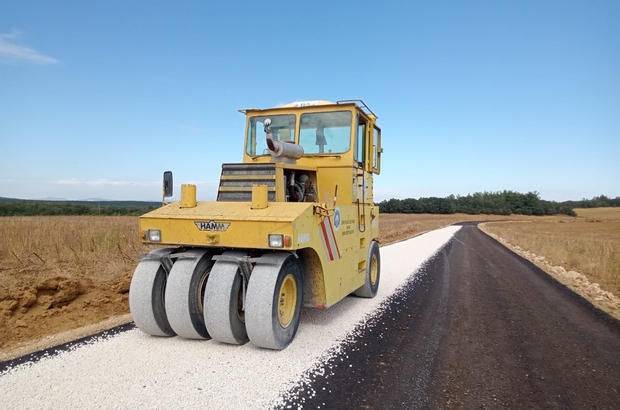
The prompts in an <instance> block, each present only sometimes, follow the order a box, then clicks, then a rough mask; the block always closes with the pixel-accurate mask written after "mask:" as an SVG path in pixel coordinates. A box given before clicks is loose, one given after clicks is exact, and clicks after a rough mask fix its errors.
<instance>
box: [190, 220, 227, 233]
mask: <svg viewBox="0 0 620 410" xmlns="http://www.w3.org/2000/svg"><path fill="white" fill-rule="evenodd" d="M194 223H195V224H196V227H197V228H198V229H200V230H201V231H225V230H226V229H228V227H229V226H230V222H215V221H209V222H194Z"/></svg>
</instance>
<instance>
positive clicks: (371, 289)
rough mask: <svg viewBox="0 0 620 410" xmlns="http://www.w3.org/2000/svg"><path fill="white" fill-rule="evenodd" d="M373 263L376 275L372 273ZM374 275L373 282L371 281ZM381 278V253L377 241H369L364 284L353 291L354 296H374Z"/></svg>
mask: <svg viewBox="0 0 620 410" xmlns="http://www.w3.org/2000/svg"><path fill="white" fill-rule="evenodd" d="M373 265H374V266H375V267H376V275H373V269H375V267H373ZM373 276H374V279H375V280H374V282H373ZM380 279H381V254H380V253H379V244H378V243H377V241H372V242H371V243H370V248H368V258H367V259H366V279H365V282H364V284H363V285H362V286H361V287H360V288H359V289H358V290H356V291H355V296H359V297H362V298H374V297H375V296H377V291H378V290H379V280H380Z"/></svg>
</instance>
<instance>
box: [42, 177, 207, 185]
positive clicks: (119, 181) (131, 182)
mask: <svg viewBox="0 0 620 410" xmlns="http://www.w3.org/2000/svg"><path fill="white" fill-rule="evenodd" d="M54 183H55V184H58V185H73V186H117V187H120V186H134V187H140V186H143V187H150V186H160V185H161V181H147V180H142V179H83V178H66V179H58V180H56V181H54ZM183 183H187V184H194V185H206V186H211V185H215V183H214V182H211V181H183Z"/></svg>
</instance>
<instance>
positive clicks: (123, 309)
mask: <svg viewBox="0 0 620 410" xmlns="http://www.w3.org/2000/svg"><path fill="white" fill-rule="evenodd" d="M131 274H132V271H127V272H123V274H122V275H119V277H118V278H117V279H114V280H111V281H108V282H103V283H98V284H95V283H93V281H92V279H90V278H88V277H82V276H75V275H73V276H72V277H63V276H55V277H48V278H45V279H42V280H41V281H39V282H36V283H35V284H33V285H29V286H22V287H18V288H13V289H11V288H2V287H0V329H2V331H1V332H0V360H2V359H3V356H7V357H8V354H9V352H10V351H12V350H14V349H16V348H18V347H19V346H20V345H23V344H25V343H27V342H29V341H33V340H38V339H41V338H45V337H50V336H51V335H55V334H58V333H62V332H65V331H68V330H72V329H76V328H79V327H82V326H87V325H92V324H95V323H98V322H101V321H105V320H107V319H109V318H111V317H115V316H118V315H123V314H126V313H127V312H128V311H129V305H128V297H129V283H130V281H131Z"/></svg>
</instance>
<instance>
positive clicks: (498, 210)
mask: <svg viewBox="0 0 620 410" xmlns="http://www.w3.org/2000/svg"><path fill="white" fill-rule="evenodd" d="M378 205H379V210H380V212H382V213H405V214H409V213H413V214H427V213H428V214H454V213H463V214H470V215H479V214H486V215H511V214H519V215H558V214H562V215H569V216H577V215H576V214H575V211H573V208H581V207H583V208H592V207H607V206H620V197H616V198H615V199H611V198H607V197H606V196H604V195H601V196H599V197H595V198H593V199H583V200H581V201H565V202H556V201H545V200H543V199H540V194H538V192H528V193H527V194H522V193H519V192H514V191H502V192H476V193H475V194H468V195H467V196H454V195H450V196H448V197H445V198H437V197H429V198H420V199H414V198H407V199H389V200H385V201H381V202H379V203H378Z"/></svg>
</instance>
